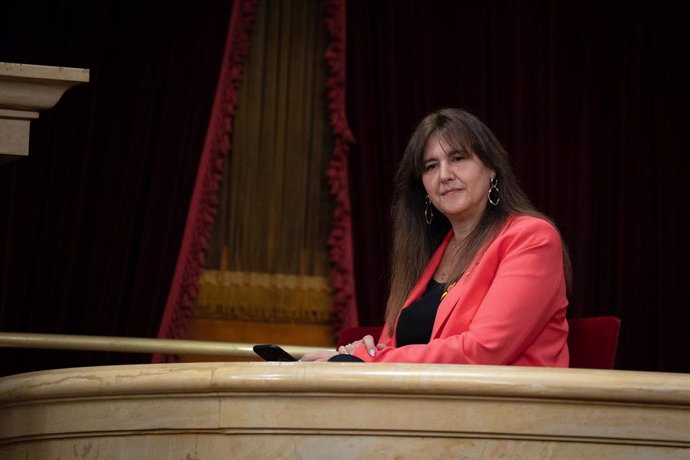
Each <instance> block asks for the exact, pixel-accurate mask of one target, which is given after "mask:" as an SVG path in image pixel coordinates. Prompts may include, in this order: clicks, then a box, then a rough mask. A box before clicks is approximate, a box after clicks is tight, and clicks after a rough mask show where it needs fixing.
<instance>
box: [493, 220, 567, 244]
mask: <svg viewBox="0 0 690 460" xmlns="http://www.w3.org/2000/svg"><path fill="white" fill-rule="evenodd" d="M501 233H502V234H503V235H504V236H513V237H515V236H530V237H540V238H547V239H558V240H560V238H561V236H560V233H559V232H558V230H557V229H556V227H555V226H554V224H553V223H551V222H549V221H548V220H546V219H544V218H542V217H538V216H530V215H525V214H519V215H512V216H510V217H509V218H508V221H507V223H506V225H505V227H504V229H503V231H502V232H501Z"/></svg>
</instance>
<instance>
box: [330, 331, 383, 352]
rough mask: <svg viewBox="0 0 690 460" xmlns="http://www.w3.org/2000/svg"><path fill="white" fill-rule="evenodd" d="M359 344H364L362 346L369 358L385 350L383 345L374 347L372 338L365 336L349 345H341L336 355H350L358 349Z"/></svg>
mask: <svg viewBox="0 0 690 460" xmlns="http://www.w3.org/2000/svg"><path fill="white" fill-rule="evenodd" d="M361 344H364V346H365V347H366V349H367V352H368V353H369V356H371V357H372V358H373V357H374V356H376V352H377V351H379V350H383V349H384V348H386V346H385V345H384V344H378V345H376V343H375V342H374V338H373V337H372V336H370V335H365V336H364V337H362V338H361V339H360V340H357V341H355V342H352V343H349V344H347V345H341V346H340V347H339V348H338V353H341V354H347V355H351V354H352V353H354V352H355V350H356V349H357V347H359V346H360V345H361Z"/></svg>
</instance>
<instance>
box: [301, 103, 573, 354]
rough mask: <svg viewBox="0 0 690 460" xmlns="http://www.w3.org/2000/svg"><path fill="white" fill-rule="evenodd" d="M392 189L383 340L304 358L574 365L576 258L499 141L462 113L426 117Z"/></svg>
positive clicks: (366, 339)
mask: <svg viewBox="0 0 690 460" xmlns="http://www.w3.org/2000/svg"><path fill="white" fill-rule="evenodd" d="M396 191H397V193H396V203H395V207H394V241H393V255H392V269H391V291H390V295H389V298H388V305H387V311H386V326H385V327H384V329H383V332H382V334H381V337H380V338H379V343H378V344H377V345H375V344H374V341H373V339H372V337H371V336H367V337H364V338H363V339H362V340H358V341H356V342H354V343H351V344H349V345H347V346H343V347H340V348H339V349H338V350H337V351H329V352H317V353H311V354H308V355H305V356H304V357H303V358H302V360H303V361H325V360H329V359H332V360H342V358H346V359H347V357H346V356H343V355H351V356H352V357H356V358H358V360H362V361H371V362H401V363H456V364H512V365H522V366H557V367H567V366H568V347H567V344H566V340H567V337H568V324H567V322H566V318H565V313H566V307H567V305H568V301H567V298H566V291H567V290H568V288H569V285H570V261H569V257H568V254H567V251H566V250H565V247H564V245H563V243H562V241H561V238H560V235H559V233H558V231H557V230H556V228H555V227H554V225H553V224H552V223H551V222H550V220H549V219H547V218H546V217H545V216H543V215H542V214H540V213H539V212H537V211H536V210H535V209H534V207H533V206H532V205H531V203H530V201H529V200H528V198H527V197H526V195H525V194H524V192H523V191H522V190H521V189H520V187H519V185H518V181H517V179H516V177H515V175H514V173H513V171H512V169H511V167H510V163H509V161H508V155H507V153H506V151H505V150H504V149H503V147H502V146H501V145H500V143H499V142H498V141H497V139H496V138H495V136H494V135H493V133H492V132H491V131H490V130H489V129H488V128H487V127H486V126H485V125H484V124H483V123H482V122H481V121H480V120H479V119H477V118H476V117H475V116H473V115H471V114H469V113H467V112H465V111H463V110H459V109H442V110H439V111H437V112H434V113H432V114H430V115H428V116H427V117H426V118H424V119H423V120H422V122H421V123H420V124H419V126H418V127H417V129H416V130H415V132H414V133H413V135H412V137H411V139H410V141H409V143H408V145H407V148H406V149H405V154H404V156H403V158H402V160H401V163H400V166H399V168H398V174H397V184H396ZM338 355H339V356H338Z"/></svg>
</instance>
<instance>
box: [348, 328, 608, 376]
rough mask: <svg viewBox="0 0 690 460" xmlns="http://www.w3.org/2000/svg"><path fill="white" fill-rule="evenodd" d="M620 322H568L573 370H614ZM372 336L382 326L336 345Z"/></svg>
mask: <svg viewBox="0 0 690 460" xmlns="http://www.w3.org/2000/svg"><path fill="white" fill-rule="evenodd" d="M620 324H621V320H620V319H619V318H617V317H615V316H592V317H590V318H576V319H570V320H568V325H569V326H570V333H569V335H568V349H569V350H570V367H576V368H581V369H612V368H613V364H614V362H615V360H616V351H617V349H618V331H619V330H620ZM367 334H370V335H372V336H373V337H374V340H378V338H379V335H380V334H381V327H380V326H366V327H351V328H348V329H344V330H343V331H342V332H341V334H340V336H339V337H338V343H337V346H338V347H339V346H341V345H346V344H348V343H350V342H354V341H355V340H359V339H361V338H362V337H364V336H365V335H367Z"/></svg>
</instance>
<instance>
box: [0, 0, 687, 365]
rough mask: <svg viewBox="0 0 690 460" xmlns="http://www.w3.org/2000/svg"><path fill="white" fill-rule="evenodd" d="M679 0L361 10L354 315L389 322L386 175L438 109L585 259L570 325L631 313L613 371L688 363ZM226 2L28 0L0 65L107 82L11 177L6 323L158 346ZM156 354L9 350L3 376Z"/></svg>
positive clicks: (78, 101) (19, 7)
mask: <svg viewBox="0 0 690 460" xmlns="http://www.w3.org/2000/svg"><path fill="white" fill-rule="evenodd" d="M688 3H689V2H683V1H661V2H657V1H655V2H652V1H631V2H593V1H555V0H554V1H522V2H519V1H493V2H491V1H479V0H477V1H447V2H446V1H428V0H427V1H421V0H420V1H417V0H415V1H394V0H379V1H365V0H358V1H353V0H350V1H349V2H348V4H347V16H348V42H347V47H348V49H347V56H348V70H347V71H348V88H347V90H348V94H347V102H348V116H349V120H350V124H351V128H352V130H353V133H354V135H355V137H356V138H357V143H356V144H355V145H354V146H353V147H352V149H351V156H350V166H351V184H350V187H351V195H352V208H353V229H354V242H355V248H354V249H355V268H356V272H357V279H356V282H357V297H358V303H359V309H360V319H361V322H362V324H364V325H374V324H380V323H381V321H382V317H383V304H384V302H385V296H386V280H387V268H386V262H387V247H388V243H389V206H390V199H391V191H392V185H391V184H392V177H393V173H394V170H395V167H396V164H397V160H398V159H399V157H400V155H401V153H402V151H403V149H404V145H405V143H406V141H407V138H408V136H409V135H410V133H411V131H412V130H413V128H414V126H415V124H416V123H417V122H418V121H419V119H420V118H421V117H423V116H424V115H425V114H426V113H427V112H429V111H431V110H434V109H437V108H440V107H444V106H456V107H463V108H466V109H468V110H470V111H472V112H474V113H475V114H477V115H478V116H479V117H480V118H482V119H483V120H484V121H485V122H486V123H487V124H488V125H489V127H490V128H492V129H493V130H494V132H495V133H496V135H497V137H498V138H499V139H500V140H501V141H502V142H503V143H504V145H505V146H506V148H507V150H508V151H509V152H510V154H511V156H512V158H513V161H514V165H515V168H516V170H517V173H518V176H519V177H520V178H521V180H522V182H523V186H524V188H525V189H526V191H527V193H528V194H529V195H530V197H532V199H533V201H534V202H535V204H536V205H537V206H538V207H539V208H540V209H541V210H542V211H544V212H545V213H547V214H548V215H550V216H551V217H552V218H553V219H554V220H555V221H556V223H557V224H558V225H559V228H560V229H561V231H562V234H563V237H564V239H565V240H566V242H567V244H568V246H569V249H570V251H571V256H572V259H573V268H574V272H575V285H574V291H573V295H572V299H571V307H570V312H569V315H570V316H571V317H578V316H591V315H599V314H613V315H617V316H619V317H620V318H621V319H622V329H621V338H620V347H619V355H618V362H617V366H616V367H617V368H622V369H637V370H662V371H674V372H690V334H689V333H688V332H689V330H690V313H688V311H689V309H690V302H689V301H688V298H689V296H688V295H687V294H686V292H685V289H683V288H682V284H681V283H682V281H683V279H682V276H683V275H684V274H685V272H686V271H685V270H684V265H685V263H686V262H687V260H688V243H687V240H686V238H684V235H682V234H681V226H680V219H681V217H684V216H683V214H684V213H685V211H686V209H687V205H686V201H687V198H686V196H687V191H686V190H685V188H686V187H685V184H686V182H687V179H686V174H687V171H688V155H689V154H690V130H689V127H690V91H689V89H688V81H690V66H689V64H688V58H687V56H689V55H690V8H689V6H688ZM231 6H232V5H231V2H230V1H220V0H214V1H204V2H191V1H180V2H174V3H169V2H166V3H161V2H121V1H115V0H97V1H85V0H84V1H55V2H22V3H21V4H20V2H14V3H8V4H6V5H3V13H2V14H3V28H2V29H0V61H4V62H19V63H30V64H42V65H53V66H69V67H80V68H88V69H90V70H91V81H90V82H89V83H87V84H82V85H80V86H77V87H75V88H73V89H71V90H69V91H68V92H67V93H66V94H65V95H64V96H63V98H62V100H61V101H60V102H58V104H57V105H56V107H55V108H54V109H52V110H49V111H47V112H44V113H42V114H41V117H40V119H39V120H37V121H35V122H33V123H32V128H31V145H30V152H31V153H30V156H29V157H28V158H24V159H20V160H15V161H13V162H11V163H7V164H4V165H0V216H1V217H0V330H3V331H21V332H51V333H65V334H88V335H114V336H131V337H154V336H155V335H156V332H157V330H158V326H159V322H160V318H161V315H162V311H163V308H164V306H165V301H166V297H167V293H168V289H169V287H170V281H171V278H172V275H173V270H174V266H175V263H176V259H177V251H178V250H179V245H180V241H181V238H182V231H183V227H184V220H185V217H186V213H187V205H188V202H189V197H190V194H191V191H192V187H193V182H194V179H195V174H196V167H197V163H198V159H199V155H200V152H201V148H202V145H203V140H204V135H205V132H206V126H207V123H208V119H209V111H210V108H211V103H212V98H213V93H214V90H215V85H216V82H217V78H218V71H219V68H220V59H221V56H222V52H223V46H224V44H225V34H226V30H227V24H228V21H229V17H228V15H229V14H230V11H231ZM148 360H149V356H146V355H129V354H117V353H112V354H109V353H84V352H68V351H45V350H40V351H39V350H0V371H1V372H2V374H3V375H4V374H11V373H16V372H24V371H29V370H36V369H47V368H53V367H70V366H84V365H100V364H119V363H131V362H147V361H148Z"/></svg>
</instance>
